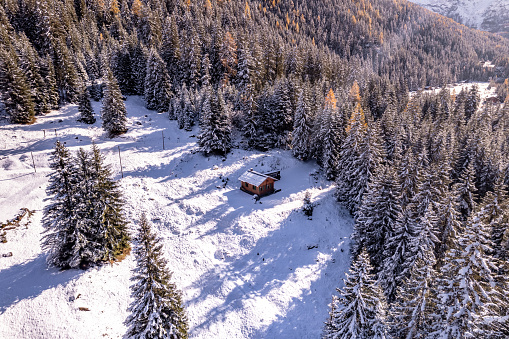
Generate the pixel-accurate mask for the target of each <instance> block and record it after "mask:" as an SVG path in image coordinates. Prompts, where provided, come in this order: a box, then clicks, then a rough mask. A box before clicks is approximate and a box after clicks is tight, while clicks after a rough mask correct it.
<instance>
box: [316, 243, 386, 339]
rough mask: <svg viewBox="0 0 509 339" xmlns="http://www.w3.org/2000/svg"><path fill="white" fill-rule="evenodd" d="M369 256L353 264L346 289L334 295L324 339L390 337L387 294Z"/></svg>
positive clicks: (358, 258) (364, 252) (363, 255)
mask: <svg viewBox="0 0 509 339" xmlns="http://www.w3.org/2000/svg"><path fill="white" fill-rule="evenodd" d="M372 270H373V267H371V265H370V264H369V259H368V254H367V252H366V251H365V250H363V251H361V253H360V254H359V256H358V257H357V260H355V261H354V262H353V263H352V266H351V268H350V271H349V273H348V274H347V279H346V280H345V286H344V287H343V288H342V289H341V290H340V289H338V290H337V291H338V293H339V297H337V296H334V297H333V300H332V304H331V311H330V312H329V314H330V318H329V319H328V321H327V322H326V323H325V329H324V333H323V335H322V338H324V339H333V338H334V339H336V338H337V339H339V338H341V339H343V338H344V339H347V338H375V337H377V338H387V336H386V325H385V310H386V304H385V300H384V297H383V292H382V289H381V288H380V286H379V285H378V284H377V282H376V281H375V278H374V276H373V275H372V274H371V273H370V272H371V271H372Z"/></svg>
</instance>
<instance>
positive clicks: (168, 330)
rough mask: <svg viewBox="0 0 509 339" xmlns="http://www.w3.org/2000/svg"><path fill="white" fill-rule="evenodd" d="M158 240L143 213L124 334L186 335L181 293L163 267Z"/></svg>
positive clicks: (175, 337)
mask: <svg viewBox="0 0 509 339" xmlns="http://www.w3.org/2000/svg"><path fill="white" fill-rule="evenodd" d="M160 241H161V239H159V238H157V237H156V235H155V234H154V233H153V232H152V230H151V226H150V224H149V223H148V221H147V218H146V217H145V215H144V214H143V215H142V216H141V220H140V228H139V231H138V235H137V237H136V238H135V248H134V254H135V256H136V262H137V267H136V268H135V270H134V272H135V275H134V277H133V278H131V280H133V281H134V284H133V285H132V286H131V290H132V296H133V298H134V301H133V302H132V303H131V305H130V306H129V309H128V310H129V311H130V312H131V315H129V317H128V318H127V320H126V321H125V324H126V325H127V326H128V327H129V329H128V332H127V335H126V337H127V338H171V339H183V338H187V337H188V334H187V331H188V324H187V317H186V314H185V311H184V307H183V305H182V297H181V294H180V292H179V291H178V290H177V288H176V286H175V284H173V283H171V282H170V279H171V275H172V273H171V272H169V271H168V270H167V269H166V264H167V262H166V260H165V259H164V258H163V257H162V253H161V250H162V247H163V245H161V244H160Z"/></svg>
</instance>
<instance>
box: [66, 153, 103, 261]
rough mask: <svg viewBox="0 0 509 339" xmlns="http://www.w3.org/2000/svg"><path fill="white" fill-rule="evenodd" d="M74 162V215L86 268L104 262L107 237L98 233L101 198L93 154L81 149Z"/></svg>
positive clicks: (82, 259)
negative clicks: (105, 239) (103, 243)
mask: <svg viewBox="0 0 509 339" xmlns="http://www.w3.org/2000/svg"><path fill="white" fill-rule="evenodd" d="M73 161H74V168H75V172H74V177H75V178H74V179H75V187H74V194H73V199H74V201H75V208H74V211H73V213H74V215H75V218H76V224H77V228H78V229H79V230H81V231H82V232H83V234H82V239H81V240H82V249H81V252H82V254H81V256H80V257H81V263H80V266H81V267H82V268H86V267H88V266H90V265H93V264H98V263H99V262H101V261H103V260H104V253H105V250H104V248H102V246H101V240H102V241H104V239H102V237H103V236H105V235H104V234H101V233H99V234H98V232H97V231H98V229H99V227H98V226H99V224H100V223H101V218H100V217H101V216H100V213H98V212H99V209H98V208H97V207H98V205H99V203H100V202H99V199H100V197H99V196H98V195H97V194H96V181H97V173H96V172H95V171H94V166H93V163H92V158H91V154H90V153H89V152H87V151H85V150H84V149H83V148H80V149H79V150H78V152H77V153H76V156H75V157H74V159H73Z"/></svg>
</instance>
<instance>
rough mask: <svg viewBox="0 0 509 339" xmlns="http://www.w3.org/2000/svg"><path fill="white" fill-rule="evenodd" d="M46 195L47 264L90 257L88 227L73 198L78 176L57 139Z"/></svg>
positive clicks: (77, 263) (71, 262) (75, 262)
mask: <svg viewBox="0 0 509 339" xmlns="http://www.w3.org/2000/svg"><path fill="white" fill-rule="evenodd" d="M50 167H51V169H52V170H53V173H52V174H51V175H50V179H49V186H48V188H47V190H46V191H47V194H48V195H49V196H51V198H48V199H51V203H50V204H48V205H47V206H46V207H45V208H44V217H43V227H44V228H45V235H44V238H43V242H42V247H43V249H45V250H47V251H48V258H47V262H48V264H49V265H50V266H55V267H60V268H63V269H67V268H77V267H79V266H80V265H81V264H82V263H84V262H85V261H86V260H88V259H89V258H90V257H91V255H90V254H91V253H90V252H89V251H88V250H89V249H90V247H88V248H87V247H86V244H87V243H88V240H87V236H88V232H90V228H89V227H87V225H86V224H84V223H81V221H80V219H79V216H78V214H77V211H78V202H77V201H76V192H77V187H76V186H77V184H78V180H77V179H78V178H77V176H76V172H77V171H76V166H75V165H74V161H73V159H72V158H71V154H70V153H69V150H68V149H67V148H65V146H64V145H63V144H61V143H60V142H59V141H57V143H56V146H55V151H53V153H52V156H51V163H50Z"/></svg>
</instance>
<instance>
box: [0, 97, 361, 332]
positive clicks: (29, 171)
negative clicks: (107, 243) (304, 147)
mask: <svg viewBox="0 0 509 339" xmlns="http://www.w3.org/2000/svg"><path fill="white" fill-rule="evenodd" d="M126 107H127V111H128V118H129V131H128V133H126V134H125V135H123V136H122V137H119V138H115V139H108V138H106V137H105V134H104V132H103V131H102V129H101V126H100V119H98V121H97V122H96V124H94V125H92V126H87V125H84V124H80V123H77V122H76V119H77V108H76V106H74V105H69V106H66V107H64V108H62V109H61V110H59V111H55V112H52V113H50V114H48V115H47V116H44V117H40V118H39V119H38V121H37V122H36V123H35V124H33V125H30V126H21V125H6V124H4V125H0V220H2V221H3V220H5V219H8V218H11V217H13V216H14V215H15V214H16V213H17V212H18V210H19V209H20V208H22V207H27V208H29V209H33V210H36V213H35V214H34V216H33V218H32V220H31V223H30V224H29V225H28V226H27V227H24V228H21V227H20V228H17V229H15V230H10V231H8V232H7V240H8V242H7V243H5V244H1V243H0V255H1V254H2V253H7V252H12V253H13V256H12V257H8V258H3V257H0V338H121V337H122V335H123V334H124V333H125V330H126V328H125V326H124V325H123V321H124V319H125V318H126V317H127V306H128V304H129V302H130V290H129V285H130V281H129V278H130V276H131V269H132V268H133V267H134V260H133V258H132V256H128V257H127V258H126V259H125V260H124V261H123V262H121V263H118V264H114V265H111V266H110V265H106V266H103V267H101V268H97V269H91V270H88V271H78V270H71V271H65V272H59V271H57V270H54V269H48V268H47V266H46V264H45V257H46V255H45V254H44V253H43V252H42V250H41V247H40V240H41V237H42V234H41V233H42V231H43V229H42V226H41V218H42V209H43V208H44V205H45V204H46V202H45V201H44V199H45V197H46V195H45V188H46V185H47V174H48V173H50V169H49V156H50V153H51V151H52V150H53V147H54V143H55V141H56V140H57V138H58V139H59V140H60V141H62V142H65V144H66V146H67V147H69V148H70V149H71V150H73V151H75V150H77V149H78V148H79V147H85V148H89V147H90V145H91V143H92V142H95V143H96V144H97V145H98V146H99V148H100V149H101V151H102V152H103V154H104V155H105V156H106V163H108V164H111V166H112V171H113V173H114V175H115V177H116V178H117V179H120V181H119V182H120V185H121V187H122V189H123V191H124V197H125V200H126V214H127V217H128V220H130V221H131V224H130V228H131V231H134V229H135V227H136V224H137V221H138V218H139V215H140V213H141V212H145V213H146V214H147V218H148V219H149V221H150V222H151V223H152V224H153V226H154V228H155V230H157V232H158V233H159V235H160V236H161V237H162V238H163V239H164V253H165V256H166V258H167V259H168V262H169V268H170V269H171V270H172V271H173V272H174V273H173V280H174V282H175V283H176V284H177V286H178V287H179V288H180V289H181V290H182V291H183V297H184V302H185V305H186V307H187V312H188V316H189V322H190V335H191V337H192V338H206V337H207V338H292V339H293V338H311V337H319V335H320V333H321V330H322V325H323V322H324V321H325V320H326V317H327V311H328V308H327V304H328V303H329V302H330V298H331V295H332V293H334V291H335V288H336V287H338V286H339V285H340V280H341V278H343V277H344V272H345V270H347V269H348V266H349V257H348V246H349V245H348V243H349V240H348V237H349V236H350V234H351V231H352V225H353V222H352V220H351V218H350V217H349V216H348V215H347V213H346V212H344V211H343V210H342V209H341V208H339V206H338V205H337V203H336V201H335V198H334V196H333V194H334V187H333V186H332V185H331V184H330V183H327V182H326V181H324V180H323V179H319V180H318V182H317V181H315V180H314V179H313V178H312V177H311V176H310V174H311V173H313V172H315V170H316V165H314V164H312V163H302V162H299V161H297V160H296V159H294V158H293V157H292V156H291V154H290V153H289V152H286V151H270V152H265V153H259V152H254V151H244V150H239V149H234V150H233V151H232V152H231V153H230V154H229V155H228V157H227V158H226V160H225V161H223V158H221V157H214V156H212V157H209V158H206V157H204V156H203V155H201V154H200V153H197V152H196V138H195V137H193V134H197V130H195V131H193V132H184V131H182V130H179V129H178V128H177V125H176V123H175V122H173V121H169V120H168V119H167V117H166V116H165V115H164V114H158V113H155V112H153V111H148V110H146V109H145V108H144V107H143V101H142V99H141V98H138V97H128V99H127V101H126ZM93 108H94V110H95V112H96V114H98V112H99V110H100V103H93ZM55 129H56V132H57V136H55ZM43 130H46V137H44V132H43ZM162 133H164V136H165V150H163V147H162ZM118 148H120V151H121V157H122V167H123V173H124V178H123V179H121V172H120V165H119V156H118ZM30 152H32V153H33V156H34V162H35V165H36V169H37V173H34V170H33V165H32V158H31V154H30ZM249 168H255V169H256V170H259V171H265V170H267V171H269V170H281V175H282V179H281V181H279V182H277V183H276V188H280V189H281V190H282V191H281V192H278V193H276V194H274V195H271V196H268V197H265V198H262V199H261V203H254V200H253V199H252V197H251V196H249V195H248V194H246V193H243V192H241V191H240V190H239V189H238V185H239V182H238V180H237V179H238V177H239V176H240V175H241V174H242V173H243V172H244V171H246V170H247V169H249ZM226 178H228V182H227V183H226V184H225V182H224V181H223V180H226ZM223 186H224V187H223ZM306 190H310V192H311V193H312V199H313V201H314V202H317V203H318V206H317V207H316V208H315V213H314V215H313V218H312V220H308V219H307V217H305V216H304V214H303V213H302V212H301V211H300V209H301V207H302V204H303V197H304V192H305V191H306Z"/></svg>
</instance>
